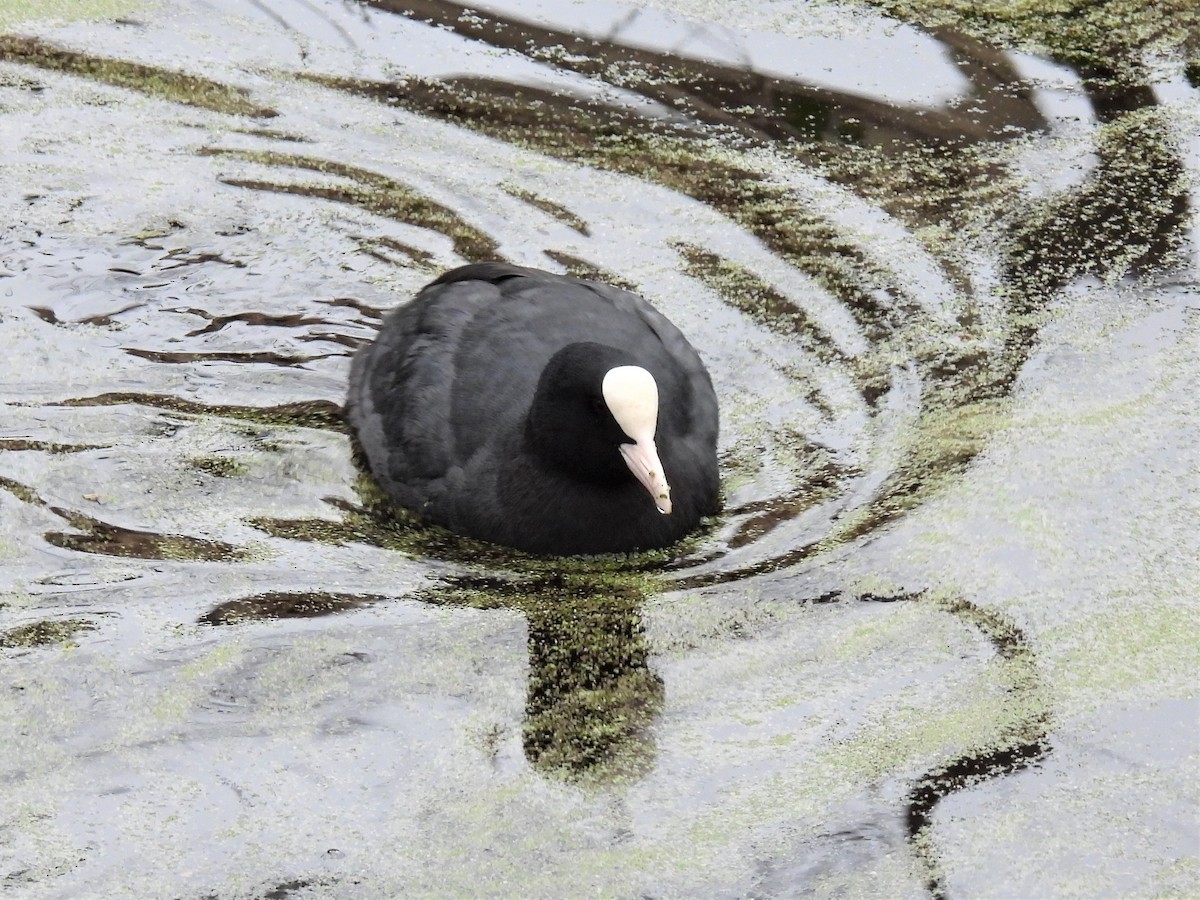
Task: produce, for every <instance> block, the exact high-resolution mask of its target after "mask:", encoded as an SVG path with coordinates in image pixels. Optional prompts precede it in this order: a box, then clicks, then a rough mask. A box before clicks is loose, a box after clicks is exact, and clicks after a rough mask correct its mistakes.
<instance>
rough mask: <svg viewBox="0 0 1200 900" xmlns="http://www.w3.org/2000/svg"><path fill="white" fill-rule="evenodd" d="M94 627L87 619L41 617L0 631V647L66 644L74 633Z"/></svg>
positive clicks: (7, 648)
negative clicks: (38, 619) (38, 620)
mask: <svg viewBox="0 0 1200 900" xmlns="http://www.w3.org/2000/svg"><path fill="white" fill-rule="evenodd" d="M95 628H96V626H95V625H94V624H93V623H92V622H89V621H88V620H87V619H43V620H41V621H40V622H30V623H29V624H28V625H19V626H17V627H16V628H10V629H8V630H7V631H3V632H0V649H4V650H15V649H19V648H26V647H44V646H46V645H47V644H59V645H61V646H66V645H68V644H71V643H72V642H73V640H74V638H75V636H76V635H79V634H82V633H84V632H86V631H94V630H95Z"/></svg>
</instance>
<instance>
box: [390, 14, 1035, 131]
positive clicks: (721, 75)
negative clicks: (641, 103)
mask: <svg viewBox="0 0 1200 900" xmlns="http://www.w3.org/2000/svg"><path fill="white" fill-rule="evenodd" d="M368 4H369V5H370V6H373V7H375V8H377V9H381V10H385V11H388V12H393V13H397V14H401V15H405V16H407V17H409V18H412V19H415V20H418V21H425V22H429V23H431V24H433V25H436V26H438V27H442V28H446V29H448V30H450V31H453V32H455V33H457V34H459V35H462V36H463V37H467V38H472V39H474V40H478V41H481V42H484V43H486V44H488V45H490V46H493V47H498V48H501V49H505V50H510V51H513V52H516V53H521V54H522V55H525V56H528V57H529V58H531V59H533V60H536V61H538V62H543V63H548V64H551V65H554V66H556V67H558V68H560V69H564V70H567V71H571V72H575V73H577V74H580V75H585V76H588V77H590V78H595V79H598V80H601V81H604V82H605V83H607V84H610V85H612V86H614V87H617V88H621V89H623V90H627V91H633V92H636V93H639V94H641V95H642V96H644V97H646V98H648V99H651V100H655V101H658V102H659V103H662V104H665V105H666V106H667V107H669V108H670V109H673V110H678V111H680V112H683V113H685V114H686V115H688V116H689V117H690V118H691V119H693V120H694V121H696V122H699V123H702V124H705V125H712V126H720V127H723V128H726V129H729V130H730V131H732V132H734V133H737V134H740V135H741V136H743V137H747V138H751V139H755V140H765V141H776V140H802V141H808V140H827V139H833V140H839V139H850V140H853V141H855V142H862V143H866V144H869V145H886V144H887V143H889V142H891V141H894V140H897V139H904V140H914V139H915V140H963V139H968V140H980V139H983V138H985V137H1004V136H1007V134H1008V130H1009V128H1010V126H1011V124H1012V123H1011V121H1010V120H1009V118H1008V117H1011V116H1013V115H1015V114H1017V112H1018V111H1019V115H1018V118H1019V124H1021V125H1024V126H1026V127H1029V126H1031V125H1036V124H1037V123H1040V122H1041V117H1040V115H1039V114H1038V112H1037V110H1036V108H1035V107H1034V105H1033V103H1032V101H1031V100H1030V98H1029V96H1028V94H1027V93H1026V92H1024V91H1022V90H1019V89H1015V88H1014V89H1013V90H1010V91H1009V96H1008V97H1007V99H1005V100H1004V101H1003V102H999V101H997V103H996V114H995V115H992V114H991V113H990V109H991V107H990V106H988V105H983V104H980V103H972V104H971V107H970V108H969V109H966V110H963V111H959V110H956V109H951V108H945V109H920V110H918V109H908V108H905V107H901V106H893V105H889V104H887V103H882V102H880V101H877V100H872V99H870V98H867V97H863V96H860V95H856V94H850V93H846V92H843V91H834V90H829V89H827V88H821V87H817V86H815V85H811V84H806V83H804V82H802V81H798V80H795V79H788V78H778V77H772V76H768V75H763V74H760V73H757V72H754V71H752V70H750V69H748V68H734V67H731V66H727V65H721V64H719V63H712V62H707V61H704V60H698V59H690V58H685V57H680V56H676V55H674V54H671V53H666V52H662V51H656V50H649V49H644V48H640V47H632V46H629V45H625V44H618V43H615V42H614V41H611V40H605V39H602V38H590V37H583V36H581V35H578V34H572V33H570V32H564V31H556V30H554V29H551V28H546V27H542V26H539V25H535V24H532V23H530V22H526V21H522V20H519V19H512V18H507V17H504V16H501V15H499V14H497V13H494V12H487V13H484V12H481V11H478V10H474V9H472V10H471V11H470V14H469V15H468V14H467V9H468V8H467V7H464V6H462V5H461V4H458V3H453V2H449V0H368ZM939 39H940V37H939ZM953 49H954V50H955V52H956V55H957V56H958V57H959V58H960V64H962V60H971V59H975V60H976V64H975V65H974V66H973V67H972V66H968V67H967V74H968V77H971V74H972V73H973V72H976V71H978V72H988V73H990V76H989V77H990V79H992V80H995V79H996V78H998V77H999V78H1000V79H1001V80H1002V81H1004V82H1005V83H1006V84H1009V85H1010V87H1011V86H1012V84H1013V83H1014V80H1013V78H1012V77H1008V76H1003V77H1001V76H1002V74H1003V65H1004V63H1003V61H1002V60H1001V59H999V58H998V54H996V53H994V51H989V50H986V49H985V48H983V47H982V46H981V45H977V44H975V43H974V42H971V41H969V40H968V39H966V38H958V39H957V41H956V44H955V45H954V47H953ZM985 87H986V85H985ZM982 93H983V92H982V91H976V94H980V95H981V94H982ZM989 103H990V101H989Z"/></svg>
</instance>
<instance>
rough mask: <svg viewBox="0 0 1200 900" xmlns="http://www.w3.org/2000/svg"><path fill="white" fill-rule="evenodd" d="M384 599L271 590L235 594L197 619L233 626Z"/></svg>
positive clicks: (312, 615) (323, 613)
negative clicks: (249, 595) (247, 595)
mask: <svg viewBox="0 0 1200 900" xmlns="http://www.w3.org/2000/svg"><path fill="white" fill-rule="evenodd" d="M383 599H385V598H383V597H381V596H378V595H367V594H331V593H324V592H320V591H306V592H301V593H288V592H281V591H272V592H268V593H265V594H255V595H254V596H253V597H239V598H238V599H236V600H228V601H226V602H225V603H222V604H220V605H219V606H215V607H213V608H212V609H210V610H209V611H208V612H206V613H205V614H204V615H202V616H201V617H200V618H199V619H197V621H198V622H199V623H200V624H201V625H237V624H239V623H241V622H253V621H263V620H268V619H311V618H315V617H317V616H328V615H332V614H334V613H339V612H345V611H346V610H351V609H361V608H362V607H364V606H367V605H368V604H371V603H375V602H377V601H379V600H383Z"/></svg>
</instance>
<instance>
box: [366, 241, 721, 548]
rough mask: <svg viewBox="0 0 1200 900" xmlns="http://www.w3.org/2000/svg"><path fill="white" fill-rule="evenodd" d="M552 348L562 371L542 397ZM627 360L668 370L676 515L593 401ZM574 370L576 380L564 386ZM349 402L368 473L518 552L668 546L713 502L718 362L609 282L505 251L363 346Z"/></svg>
mask: <svg viewBox="0 0 1200 900" xmlns="http://www.w3.org/2000/svg"><path fill="white" fill-rule="evenodd" d="M568 347H569V348H570V349H569V350H564V348H568ZM556 354H562V355H560V356H559V357H558V359H557V360H556V361H555V363H554V367H553V369H554V372H555V377H554V378H553V379H549V378H548V379H547V385H543V389H542V392H541V393H540V394H539V393H538V386H539V383H540V382H541V381H542V378H543V371H544V370H545V369H546V367H547V365H548V364H550V363H551V360H552V359H554V358H555V357H556ZM622 364H636V365H640V366H642V367H644V368H646V369H648V370H649V371H650V372H651V374H653V375H654V378H655V380H656V381H657V382H658V390H659V419H658V431H657V435H656V443H657V445H658V450H659V456H660V458H661V459H662V462H663V468H664V470H665V472H666V475H667V478H668V481H669V482H670V485H671V498H672V502H673V504H674V510H673V512H672V513H671V514H670V515H666V516H664V515H662V514H660V513H659V512H658V511H657V510H656V509H655V507H654V503H653V501H652V500H651V498H650V496H649V495H648V494H647V493H646V491H645V490H644V489H643V488H642V487H641V485H639V484H638V483H637V481H636V480H635V479H634V478H633V476H632V475H630V474H629V473H628V469H624V463H623V462H622V461H621V459H620V457H619V454H618V453H617V452H616V443H615V442H617V441H619V440H622V439H623V435H621V434H620V432H619V429H616V425H615V422H613V421H612V420H611V417H610V416H608V418H606V415H607V410H606V409H605V408H602V404H601V408H596V406H595V398H596V397H598V396H599V389H600V384H599V381H600V379H601V378H603V374H604V372H605V371H607V370H608V368H611V366H612V365H622ZM564 379H566V380H567V381H570V382H572V384H575V383H577V388H576V387H571V388H569V389H568V388H566V387H562V383H563V380H564ZM555 386H558V387H561V390H558V391H554V390H551V388H552V387H555ZM535 395H536V396H537V397H538V400H537V403H538V404H539V410H538V414H537V415H535V416H533V420H534V423H535V424H534V425H531V416H530V413H531V408H532V407H533V405H534V403H535ZM576 396H577V400H578V405H576V404H575V403H574V401H573V400H572V398H574V397H576ZM347 413H348V416H349V419H350V422H351V424H352V425H353V427H354V428H355V430H356V432H357V434H358V439H359V443H360V444H361V446H362V449H363V451H364V453H365V454H366V457H367V460H368V462H369V464H370V467H371V471H372V473H373V474H374V476H375V478H376V480H377V481H378V482H379V484H380V486H381V487H382V488H383V489H384V490H385V491H387V493H388V494H389V495H390V496H391V497H392V498H393V499H394V500H395V501H396V502H397V503H399V504H400V505H401V506H404V507H407V508H408V509H411V510H413V511H414V512H416V513H418V514H419V515H421V516H422V517H424V518H426V519H427V520H429V521H431V522H435V523H437V524H439V525H443V526H445V527H447V528H449V529H451V530H453V531H457V532H460V533H462V534H466V535H470V536H472V537H477V538H482V539H484V540H488V541H493V542H495V543H499V544H505V545H507V546H510V547H516V548H518V549H521V550H527V551H530V552H534V553H548V554H575V553H606V552H617V551H625V550H635V549H646V548H651V547H662V546H667V545H669V544H672V543H674V542H675V541H677V540H679V538H681V537H682V536H683V535H685V534H686V533H687V532H688V531H690V530H692V529H693V528H694V527H695V526H696V524H697V523H698V522H699V520H700V518H701V517H702V516H704V515H708V514H711V513H712V512H714V511H715V510H716V505H717V490H718V484H717V458H716V439H717V401H716V397H715V395H714V393H713V389H712V383H711V381H710V379H709V376H708V372H707V371H706V370H705V368H704V365H703V363H701V361H700V358H699V357H698V356H697V355H696V352H695V350H694V349H692V346H691V345H690V344H689V343H688V342H687V340H686V339H685V338H684V337H683V335H682V334H681V333H680V332H679V330H678V329H677V328H675V326H674V325H672V324H671V323H670V322H669V321H667V319H666V318H665V317H663V316H662V315H661V314H659V313H658V312H657V311H656V310H655V309H654V308H653V307H652V306H650V304H649V303H647V302H646V301H645V300H643V299H642V298H640V297H638V296H636V295H634V294H631V293H629V292H628V291H623V290H620V289H618V288H615V287H611V286H609V285H604V284H598V283H594V282H588V281H581V280H579V279H575V278H570V277H567V276H561V275H552V274H550V273H547V272H541V271H538V270H536V269H526V268H520V267H518V266H511V265H507V264H504V263H479V264H475V265H470V266H464V267H462V268H459V269H454V270H453V271H450V272H447V273H446V274H445V275H443V276H441V277H440V278H438V279H437V280H436V281H434V282H433V283H431V284H430V285H428V286H427V287H425V288H424V289H423V290H422V291H421V292H420V293H419V294H418V295H417V297H416V298H415V299H414V300H413V301H412V302H411V303H409V304H407V305H405V306H403V307H401V308H400V309H398V310H396V311H395V312H394V313H392V314H391V315H389V316H388V317H387V319H386V320H385V321H384V324H383V328H382V330H381V332H380V334H379V337H378V338H377V339H376V340H375V342H374V343H372V344H370V345H368V346H366V347H364V348H363V349H361V350H360V351H359V352H358V353H357V355H356V356H355V358H354V362H353V366H352V368H351V375H350V393H349V398H348V401H347ZM614 429H615V430H614ZM547 442H549V443H550V444H551V445H552V446H547Z"/></svg>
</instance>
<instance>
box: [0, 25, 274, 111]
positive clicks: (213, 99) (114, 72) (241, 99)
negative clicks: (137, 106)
mask: <svg viewBox="0 0 1200 900" xmlns="http://www.w3.org/2000/svg"><path fill="white" fill-rule="evenodd" d="M0 60H4V61H6V62H15V63H24V64H26V65H30V66H35V67H37V68H39V69H45V70H47V71H50V72H62V73H64V74H68V75H76V76H79V77H81V78H90V79H92V80H95V81H100V82H103V83H104V84H109V85H112V86H113V87H121V88H129V89H130V90H134V91H138V92H140V93H143V94H145V95H147V96H149V97H154V98H157V99H160V100H170V101H172V102H174V103H183V104H185V105H187V106H198V107H201V108H202V109H209V110H212V111H214V112H221V113H228V114H230V115H234V116H250V117H253V118H270V117H272V116H275V115H277V113H276V112H275V111H274V110H273V109H270V108H269V107H265V106H258V105H257V104H255V103H252V102H251V101H250V99H249V93H248V92H247V91H246V90H245V89H243V88H234V87H229V86H228V85H225V84H221V83H220V82H217V81H212V80H210V79H207V78H200V77H198V76H195V75H188V74H185V73H183V72H174V71H171V70H169V69H161V68H158V67H156V66H147V65H143V64H141V63H132V62H127V61H125V60H120V59H110V58H108V57H103V56H92V55H89V54H86V53H79V52H76V51H73V50H68V49H66V48H63V47H59V46H56V45H55V44H51V43H48V42H46V41H43V40H40V39H39V38H34V37H23V36H20V35H6V34H0Z"/></svg>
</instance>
